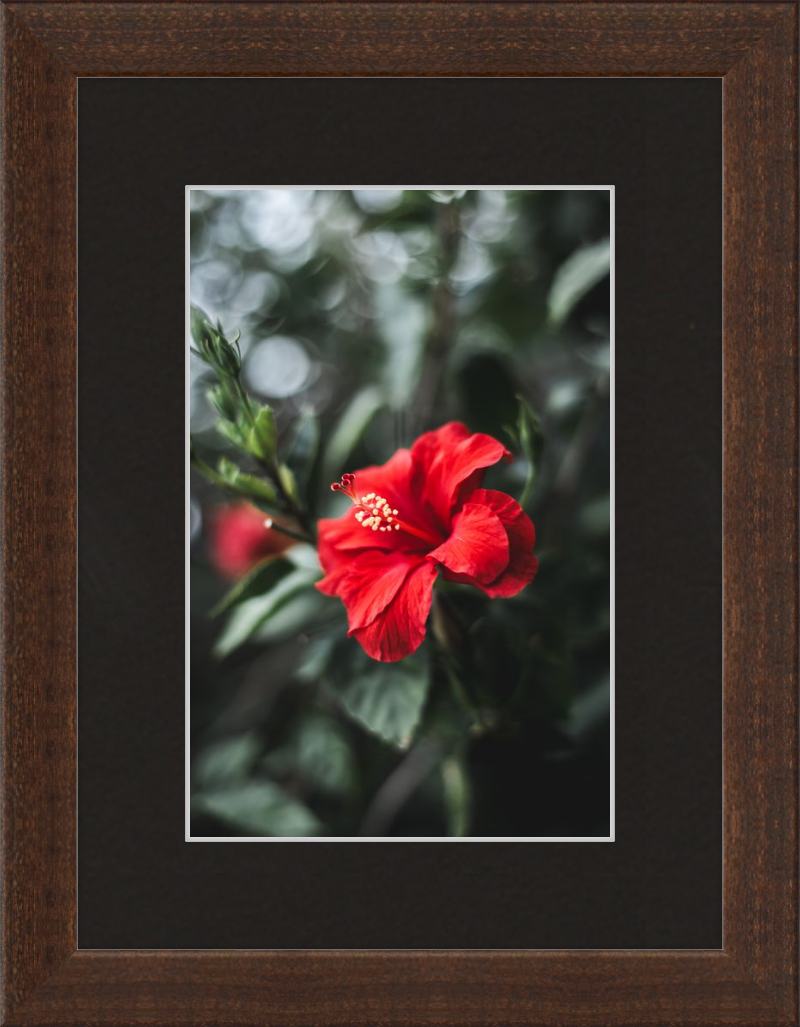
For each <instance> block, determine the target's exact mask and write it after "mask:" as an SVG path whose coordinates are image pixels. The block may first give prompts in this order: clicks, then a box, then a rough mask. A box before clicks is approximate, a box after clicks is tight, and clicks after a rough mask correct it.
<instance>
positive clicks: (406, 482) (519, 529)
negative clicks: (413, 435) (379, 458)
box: [317, 423, 538, 661]
mask: <svg viewBox="0 0 800 1027" xmlns="http://www.w3.org/2000/svg"><path fill="white" fill-rule="evenodd" d="M501 459H506V460H510V459H511V454H510V453H509V452H508V450H507V449H506V448H505V446H503V445H502V444H501V443H500V442H498V441H497V440H496V439H493V438H491V437H490V436H489V435H471V434H470V433H469V431H468V430H467V429H466V428H465V427H464V425H463V424H457V423H451V424H446V425H444V427H442V428H439V429H438V430H437V431H432V432H428V433H427V434H426V435H422V436H421V437H420V438H418V439H417V441H416V442H415V443H414V445H413V446H412V447H411V449H410V450H408V449H400V450H398V451H397V452H396V453H395V454H394V456H393V457H392V458H391V460H389V461H388V462H387V463H385V464H384V465H383V466H382V467H367V468H365V469H364V470H363V471H359V472H358V473H357V474H345V475H344V476H343V478H342V480H341V483H335V484H333V485H332V486H331V488H332V489H333V490H334V491H339V492H343V493H344V494H345V495H346V496H348V498H349V499H350V500H351V501H352V503H353V506H352V507H351V508H350V509H349V510H348V511H347V512H346V513H344V514H343V515H342V516H341V517H337V518H334V519H331V520H323V521H320V522H319V557H320V562H321V563H322V567H323V570H324V571H325V577H324V578H323V579H322V581H320V582H319V583H318V584H317V588H319V589H320V591H321V592H324V593H325V594H326V595H331V596H339V598H340V599H341V600H342V602H343V603H344V605H345V607H346V608H347V618H348V623H349V631H348V635H351V636H353V637H355V638H356V639H358V641H359V642H360V644H361V645H362V647H363V648H364V650H365V651H366V652H367V653H368V655H369V656H371V657H372V658H373V659H375V660H384V661H393V660H401V659H403V657H404V656H408V655H409V653H413V652H414V650H415V649H416V648H417V647H418V646H419V644H420V642H422V639H423V638H424V637H425V621H426V620H427V617H428V613H429V611H430V607H431V598H432V590H433V583H434V581H435V579H436V575H437V574H438V573H439V570H440V569H441V570H442V573H443V574H444V576H445V578H447V579H448V580H450V581H460V582H465V583H467V584H470V585H476V586H477V587H478V588H480V589H482V590H483V591H484V592H485V593H486V594H487V595H489V596H500V597H507V596H513V595H516V594H517V592H519V591H520V590H521V589H523V588H524V587H525V586H526V585H527V584H529V582H531V581H532V580H533V576H534V575H535V574H536V568H537V566H538V561H537V559H536V557H535V556H534V555H533V544H534V541H535V538H536V533H535V531H534V528H533V524H532V523H531V520H530V518H529V517H528V516H527V515H526V514H525V513H523V511H522V508H521V507H520V505H519V504H518V503H517V502H516V501H515V500H513V499H512V498H511V497H510V496H507V495H506V494H505V493H504V492H495V491H493V490H492V489H484V488H481V481H482V480H483V473H484V470H485V469H486V468H487V467H490V466H491V465H492V464H496V463H497V462H498V461H499V460H501Z"/></svg>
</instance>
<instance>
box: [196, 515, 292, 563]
mask: <svg viewBox="0 0 800 1027" xmlns="http://www.w3.org/2000/svg"><path fill="white" fill-rule="evenodd" d="M266 519H267V515H266V514H265V513H262V512H261V510H258V509H257V508H256V507H255V506H252V505H251V504H250V503H235V504H233V505H231V506H222V507H219V508H218V509H217V510H215V511H214V512H213V514H212V515H211V523H210V533H209V546H208V550H209V558H210V560H211V563H212V564H213V566H214V568H215V570H216V571H217V573H218V574H219V575H221V576H222V577H223V578H229V579H230V580H231V581H235V580H236V579H237V578H241V577H242V576H243V575H244V574H247V572H248V571H249V570H252V568H253V567H255V565H256V564H257V563H261V561H262V560H265V559H267V558H268V557H271V556H278V555H280V554H281V553H283V552H285V551H286V550H287V549H288V548H289V547H290V546H292V545H294V542H293V540H292V539H290V538H289V537H288V536H287V535H282V534H281V533H280V532H278V531H274V530H273V529H272V528H267V527H265V525H264V522H265V520H266Z"/></svg>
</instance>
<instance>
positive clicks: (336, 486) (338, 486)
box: [331, 481, 342, 492]
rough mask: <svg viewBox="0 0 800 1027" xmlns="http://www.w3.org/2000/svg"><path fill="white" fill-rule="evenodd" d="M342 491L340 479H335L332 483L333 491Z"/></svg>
mask: <svg viewBox="0 0 800 1027" xmlns="http://www.w3.org/2000/svg"><path fill="white" fill-rule="evenodd" d="M341 491H342V486H341V485H340V484H339V482H338V481H335V482H334V483H333V484H332V485H331V492H341Z"/></svg>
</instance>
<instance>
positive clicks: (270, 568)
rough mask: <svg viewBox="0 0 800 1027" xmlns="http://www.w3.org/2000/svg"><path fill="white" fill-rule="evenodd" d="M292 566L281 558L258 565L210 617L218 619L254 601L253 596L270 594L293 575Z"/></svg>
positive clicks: (242, 579)
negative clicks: (282, 580)
mask: <svg viewBox="0 0 800 1027" xmlns="http://www.w3.org/2000/svg"><path fill="white" fill-rule="evenodd" d="M292 566H293V564H292V563H291V561H289V560H287V559H282V558H280V557H276V558H273V559H271V560H267V561H266V562H264V563H260V564H258V565H257V566H256V567H254V568H253V569H252V570H251V571H250V573H249V574H246V575H245V576H244V577H243V578H241V579H240V580H239V581H237V582H236V584H235V585H234V586H233V588H231V589H230V590H229V591H228V592H227V593H226V594H225V595H224V596H223V597H222V599H220V601H219V602H218V603H217V605H216V606H215V607H214V608H213V609H212V610H210V611H209V616H210V617H218V616H219V615H220V614H221V613H225V611H226V610H230V609H231V608H232V607H234V606H237V605H238V604H239V603H243V602H244V601H245V600H247V599H252V598H253V596H260V595H264V594H265V593H266V592H269V591H270V589H272V588H273V587H274V586H275V585H277V583H278V582H279V581H280V580H281V578H285V577H286V575H287V574H290V573H291V571H292Z"/></svg>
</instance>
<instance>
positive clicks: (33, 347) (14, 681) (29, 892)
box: [0, 10, 77, 1008]
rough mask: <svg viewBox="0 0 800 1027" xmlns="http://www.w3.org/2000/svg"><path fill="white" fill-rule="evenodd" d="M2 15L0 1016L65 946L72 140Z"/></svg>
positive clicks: (50, 76) (53, 92)
mask: <svg viewBox="0 0 800 1027" xmlns="http://www.w3.org/2000/svg"><path fill="white" fill-rule="evenodd" d="M2 13H3V20H2V27H3V37H4V48H3V58H4V60H3V108H2V114H3V138H2V142H3V165H4V166H3V177H2V227H3V270H2V323H3V357H2V398H1V399H0V406H1V411H2V445H3V462H2V570H3V578H2V678H3V707H2V713H3V724H2V771H3V780H4V787H3V794H2V857H3V906H4V911H3V924H2V957H3V960H2V969H3V987H4V994H5V996H6V1002H7V1006H11V1007H12V1008H13V1004H14V1002H15V1001H16V1000H17V999H19V998H21V997H22V996H23V995H25V994H28V993H29V992H30V991H31V990H32V989H34V988H35V987H37V986H38V985H39V984H40V983H41V982H42V981H43V980H44V979H45V978H46V977H47V976H48V975H49V974H50V973H52V971H53V970H54V969H55V967H56V966H58V964H59V963H61V962H63V960H64V959H65V958H66V957H67V956H68V955H69V954H70V953H71V952H73V951H74V950H75V946H76V934H75V914H76V879H75V866H76V864H75V859H76V844H75V843H76V838H75V813H76V805H75V804H76V744H77V735H76V702H77V695H76V687H77V666H76V596H75V590H76V540H77V534H76V499H77V492H76V484H77V483H76V476H77V469H76V406H75V403H76V389H75V387H76V381H75V372H76V359H77V349H76V342H77V334H76V294H75V284H76V253H75V246H76V233H75V199H76V193H75V169H76V159H77V145H76V120H75V114H76V108H75V96H76V89H75V80H74V78H73V77H72V76H70V75H68V74H67V73H66V71H65V69H64V68H63V67H62V66H61V64H60V63H59V61H58V59H57V58H56V57H55V56H54V55H53V54H52V53H51V52H50V51H49V50H48V49H47V48H46V47H45V46H44V45H43V44H42V43H41V42H39V40H38V39H37V38H36V37H35V36H34V35H33V34H32V33H31V32H29V31H28V29H27V28H26V27H25V26H24V25H23V24H22V23H21V22H20V21H19V20H18V19H16V18H14V17H9V16H8V13H7V12H6V11H5V10H3V12H2ZM23 924H28V925H35V928H34V927H32V926H29V927H27V928H25V927H23V926H22V925H23Z"/></svg>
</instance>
